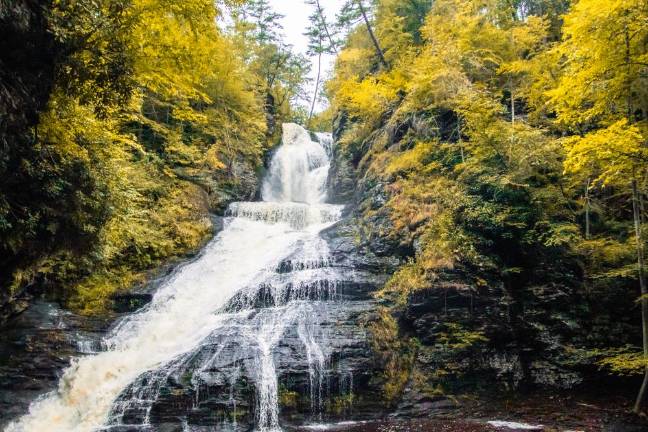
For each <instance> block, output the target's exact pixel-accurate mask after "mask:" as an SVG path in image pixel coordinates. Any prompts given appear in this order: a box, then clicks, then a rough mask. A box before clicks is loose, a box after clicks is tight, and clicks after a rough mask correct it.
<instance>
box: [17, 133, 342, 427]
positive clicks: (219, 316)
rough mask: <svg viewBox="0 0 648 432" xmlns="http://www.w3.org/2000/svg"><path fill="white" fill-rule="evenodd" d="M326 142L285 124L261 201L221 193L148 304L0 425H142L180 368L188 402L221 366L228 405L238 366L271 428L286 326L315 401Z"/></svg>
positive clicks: (327, 282)
mask: <svg viewBox="0 0 648 432" xmlns="http://www.w3.org/2000/svg"><path fill="white" fill-rule="evenodd" d="M331 146H332V140H331V138H330V135H328V134H320V135H319V136H318V142H316V141H312V140H311V136H310V134H309V133H308V132H307V131H306V130H305V129H303V128H302V127H301V126H298V125H296V124H284V125H283V142H282V145H281V146H280V147H279V148H278V149H277V151H276V152H275V154H274V156H273V158H272V161H271V164H270V167H269V171H268V174H267V176H266V178H265V179H264V182H263V185H262V189H261V191H262V197H263V201H262V202H239V203H233V204H231V205H230V207H229V209H228V211H227V213H226V218H225V224H224V228H223V230H222V231H221V232H220V233H219V234H218V235H217V236H216V237H215V238H214V239H213V240H212V241H211V242H210V243H209V244H208V245H207V246H206V247H205V248H204V250H203V251H202V252H201V254H200V255H199V256H198V258H197V259H195V260H194V261H192V262H189V263H187V264H185V265H183V266H181V267H180V268H178V269H176V270H175V271H174V273H173V274H172V275H170V276H169V277H168V279H166V280H165V282H164V283H163V284H162V285H161V286H160V288H159V289H158V290H157V292H156V293H155V295H154V297H153V300H152V301H151V303H150V304H149V305H147V306H146V307H145V308H143V309H142V310H140V311H139V312H137V313H135V314H132V315H130V316H127V317H125V318H124V319H122V320H121V321H120V322H119V323H118V324H117V325H116V326H115V327H114V329H113V330H112V331H111V332H110V333H109V334H108V335H107V336H106V338H105V340H104V341H103V343H102V346H103V347H104V350H103V351H101V352H94V350H93V349H90V347H87V349H86V350H84V351H87V352H88V355H87V356H83V357H78V358H75V359H74V360H73V361H72V363H71V365H70V366H69V368H67V369H66V370H65V371H64V374H63V376H62V378H61V379H60V382H59V385H58V389H57V390H56V391H54V392H52V393H49V394H46V395H43V396H42V397H40V398H39V399H38V400H36V401H34V402H33V403H32V404H31V406H30V409H29V413H28V414H26V415H25V416H23V417H22V418H20V419H18V420H17V421H15V422H13V423H11V424H10V425H9V426H8V427H7V429H6V432H43V431H47V432H90V431H94V430H98V429H101V430H110V429H111V428H113V427H114V428H116V429H115V430H123V429H118V428H119V427H120V426H125V425H127V426H129V428H128V430H139V429H141V430H151V429H150V421H151V409H152V407H153V406H154V404H155V403H156V401H157V399H158V398H159V397H160V392H161V388H162V387H163V386H164V385H165V383H166V382H167V381H168V379H169V377H171V376H175V375H182V374H183V373H184V372H185V371H186V370H187V369H191V370H190V372H191V373H188V374H186V375H187V376H190V377H191V378H190V379H191V384H192V385H193V386H194V389H195V398H196V401H194V403H198V402H199V401H200V398H201V388H203V386H205V385H207V384H209V383H213V382H215V380H217V377H218V376H220V375H218V374H222V373H226V372H227V374H228V375H227V379H226V381H227V383H226V384H227V388H228V391H227V393H228V394H225V395H223V398H224V399H225V400H228V401H229V400H231V401H234V402H233V405H234V406H233V407H232V409H233V410H234V412H236V410H237V406H236V402H235V399H234V397H233V395H232V394H233V392H234V387H235V383H236V382H237V380H238V379H239V377H240V375H241V368H244V369H245V370H246V371H247V374H248V375H249V376H250V377H252V379H253V381H254V382H253V385H254V387H255V389H256V397H255V400H256V407H255V408H254V409H255V416H256V428H257V430H259V431H274V430H279V429H280V425H279V411H278V400H279V389H278V378H277V365H276V363H275V355H276V350H277V347H278V344H279V343H280V342H281V340H282V337H284V334H285V332H286V331H287V329H288V328H289V327H291V326H293V327H295V328H297V329H298V337H299V339H300V340H301V341H302V343H303V352H304V357H305V358H306V359H307V362H308V371H309V374H310V386H311V404H312V405H313V410H316V409H317V405H318V404H320V403H321V399H322V385H323V376H322V371H323V368H324V365H325V363H326V358H327V353H326V346H325V344H324V343H322V341H325V335H324V334H323V333H322V332H323V331H322V330H321V329H320V328H319V326H318V320H319V319H320V318H321V316H323V315H322V314H325V313H326V311H325V308H322V307H320V306H319V305H318V302H319V301H324V300H328V299H331V298H334V297H335V295H336V282H335V281H336V277H338V276H337V275H336V274H335V272H333V271H332V270H330V269H327V264H326V263H327V260H328V250H327V245H326V242H324V241H323V240H322V239H321V238H320V237H319V234H318V233H319V232H320V231H321V230H322V229H324V228H326V227H327V226H329V225H331V224H332V223H334V222H335V221H337V220H338V219H339V218H340V214H341V207H340V206H335V205H330V204H326V203H325V200H326V180H327V176H328V170H329V163H330V155H331ZM234 415H235V414H234ZM133 419H135V420H133ZM182 421H183V422H184V424H186V422H187V420H186V419H182ZM131 426H132V427H131ZM147 427H149V428H148V429H147ZM153 430H155V429H153Z"/></svg>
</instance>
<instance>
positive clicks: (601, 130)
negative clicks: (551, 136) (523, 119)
mask: <svg viewBox="0 0 648 432" xmlns="http://www.w3.org/2000/svg"><path fill="white" fill-rule="evenodd" d="M563 31H564V35H565V36H564V40H563V41H562V42H561V43H560V44H559V45H558V46H557V47H556V48H555V50H556V52H557V54H558V55H559V56H560V57H561V58H562V59H563V62H562V75H561V77H560V79H559V80H558V82H557V85H556V86H555V88H553V89H551V90H549V91H548V92H547V95H548V97H549V102H550V104H551V105H552V107H553V109H554V110H555V112H556V113H557V115H558V122H559V123H560V124H562V125H563V126H564V127H565V128H567V129H568V130H571V131H572V132H576V133H577V134H578V135H576V136H574V137H572V138H569V139H567V140H566V141H565V145H566V147H567V150H568V154H567V158H566V160H565V169H566V171H567V172H570V173H580V172H582V173H583V174H585V175H586V176H590V175H592V176H595V178H596V182H598V183H599V184H600V185H603V186H612V187H615V188H619V189H621V190H625V191H626V193H627V194H629V195H630V196H631V199H632V214H633V226H634V235H635V243H636V257H637V278H638V280H639V287H640V291H641V297H640V302H641V316H642V343H643V353H644V362H645V372H644V378H643V382H642V385H641V388H640V389H639V392H638V395H637V399H636V401H635V405H634V411H635V412H639V411H640V410H641V406H642V403H643V401H644V398H645V395H646V391H647V390H648V292H647V289H648V288H647V287H646V280H645V268H644V245H645V243H644V242H645V240H644V238H643V236H642V222H643V215H642V208H641V207H642V206H641V201H642V195H643V190H644V188H645V187H646V185H645V184H642V181H644V179H645V178H646V174H647V173H648V168H647V167H648V164H647V162H648V150H647V149H646V143H647V142H648V136H647V135H646V126H647V123H646V122H647V121H648V45H646V43H645V41H646V40H647V38H648V10H647V9H646V7H645V3H644V2H641V1H633V0H629V1H621V2H617V1H609V0H580V1H579V2H577V3H576V4H575V5H574V6H573V7H572V9H571V11H570V12H569V13H568V14H567V15H565V25H564V28H563Z"/></svg>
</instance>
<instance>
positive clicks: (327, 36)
mask: <svg viewBox="0 0 648 432" xmlns="http://www.w3.org/2000/svg"><path fill="white" fill-rule="evenodd" d="M306 4H308V5H310V6H313V7H314V8H315V10H314V11H313V13H312V14H311V15H310V17H309V21H310V24H309V26H308V28H307V29H306V33H304V34H305V35H306V36H307V37H308V54H309V55H311V56H317V78H316V79H315V92H314V93H313V101H312V102H311V107H310V112H309V114H308V119H309V120H310V119H311V118H312V117H313V111H314V110H315V104H316V103H317V98H318V96H319V88H320V80H321V75H322V55H323V54H337V44H338V42H337V41H336V40H334V39H333V37H332V35H331V32H330V31H329V25H328V24H327V22H326V21H327V20H326V16H325V15H324V11H323V10H322V8H321V6H320V3H319V0H307V1H306Z"/></svg>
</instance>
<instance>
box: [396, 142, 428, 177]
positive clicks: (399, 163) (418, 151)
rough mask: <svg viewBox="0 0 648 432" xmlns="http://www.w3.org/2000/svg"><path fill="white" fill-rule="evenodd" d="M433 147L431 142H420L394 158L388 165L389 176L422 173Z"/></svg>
mask: <svg viewBox="0 0 648 432" xmlns="http://www.w3.org/2000/svg"><path fill="white" fill-rule="evenodd" d="M433 145H434V144H433V143H431V142H420V143H418V144H416V146H415V147H414V148H413V149H411V150H407V151H404V152H402V153H400V154H398V155H396V156H394V157H392V158H391V160H390V162H389V164H388V165H387V170H386V172H387V174H396V173H407V172H409V171H415V172H422V171H423V165H424V164H425V159H426V158H427V157H429V155H430V153H431V152H432V146H433Z"/></svg>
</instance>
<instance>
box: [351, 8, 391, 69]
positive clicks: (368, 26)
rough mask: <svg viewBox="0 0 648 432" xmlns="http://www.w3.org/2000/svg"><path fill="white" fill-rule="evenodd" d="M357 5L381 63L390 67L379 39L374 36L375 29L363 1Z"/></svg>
mask: <svg viewBox="0 0 648 432" xmlns="http://www.w3.org/2000/svg"><path fill="white" fill-rule="evenodd" d="M356 4H357V5H358V8H360V13H361V14H362V18H363V19H364V22H365V25H366V26H367V31H368V32H369V37H371V41H372V42H373V45H374V47H375V48H376V53H377V54H378V57H379V58H380V63H382V65H383V66H385V67H389V63H387V60H385V54H384V53H383V50H382V48H380V44H379V43H378V39H376V35H375V34H374V32H373V29H372V28H371V23H370V22H369V18H368V17H367V12H366V11H365V8H364V6H363V5H362V0H356Z"/></svg>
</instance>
